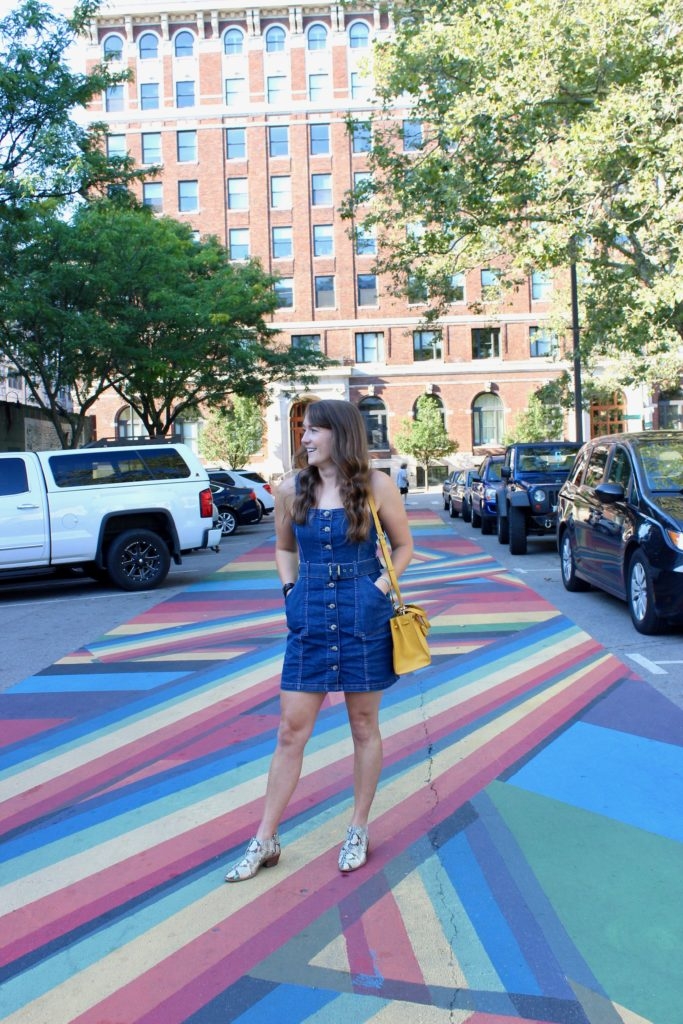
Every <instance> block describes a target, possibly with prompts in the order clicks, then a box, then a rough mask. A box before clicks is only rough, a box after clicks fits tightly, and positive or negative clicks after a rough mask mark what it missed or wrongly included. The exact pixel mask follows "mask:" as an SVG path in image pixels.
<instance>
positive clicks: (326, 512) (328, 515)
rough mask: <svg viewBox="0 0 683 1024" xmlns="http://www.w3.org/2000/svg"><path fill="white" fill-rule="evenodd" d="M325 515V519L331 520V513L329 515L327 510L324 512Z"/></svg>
mask: <svg viewBox="0 0 683 1024" xmlns="http://www.w3.org/2000/svg"><path fill="white" fill-rule="evenodd" d="M323 515H324V516H325V519H329V518H330V513H329V511H327V510H325V511H324V512H323Z"/></svg>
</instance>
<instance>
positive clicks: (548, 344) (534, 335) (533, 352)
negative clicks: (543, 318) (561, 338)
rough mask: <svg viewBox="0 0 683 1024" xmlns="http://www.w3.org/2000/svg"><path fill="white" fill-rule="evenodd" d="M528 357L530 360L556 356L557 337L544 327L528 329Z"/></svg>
mask: <svg viewBox="0 0 683 1024" xmlns="http://www.w3.org/2000/svg"><path fill="white" fill-rule="evenodd" d="M529 355H530V356H531V357H532V358H535V357H536V356H548V357H550V356H555V355H557V335H556V334H553V332H552V331H549V330H548V329H547V328H546V327H530V328H529Z"/></svg>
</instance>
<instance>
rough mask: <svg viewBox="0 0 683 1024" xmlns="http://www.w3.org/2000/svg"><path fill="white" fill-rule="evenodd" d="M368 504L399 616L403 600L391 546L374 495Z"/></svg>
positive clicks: (402, 607)
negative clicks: (390, 550)
mask: <svg viewBox="0 0 683 1024" xmlns="http://www.w3.org/2000/svg"><path fill="white" fill-rule="evenodd" d="M368 504H369V505H370V511H371V512H372V518H373V519H374V520H375V527H376V529H377V537H378V538H379V546H380V548H381V549H382V558H383V559H384V564H385V566H386V570H387V572H388V573H389V583H390V584H391V589H392V590H393V592H394V606H395V608H396V611H397V612H399V614H400V613H401V612H402V611H403V610H404V604H403V598H402V597H401V588H400V587H399V585H398V577H397V576H396V570H395V569H394V563H393V562H392V561H391V555H390V554H389V545H388V544H387V542H386V538H385V536H384V529H383V527H382V524H381V523H380V521H379V516H378V515H377V506H376V505H375V499H374V498H373V496H372V495H370V496H369V498H368Z"/></svg>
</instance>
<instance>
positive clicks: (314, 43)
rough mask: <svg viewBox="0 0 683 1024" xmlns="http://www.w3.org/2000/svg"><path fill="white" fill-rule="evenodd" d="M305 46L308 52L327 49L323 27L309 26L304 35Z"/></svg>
mask: <svg viewBox="0 0 683 1024" xmlns="http://www.w3.org/2000/svg"><path fill="white" fill-rule="evenodd" d="M306 46H307V48H308V49H309V50H326V49H327V29H326V27H325V26H324V25H311V27H310V28H309V30H308V33H307V35H306Z"/></svg>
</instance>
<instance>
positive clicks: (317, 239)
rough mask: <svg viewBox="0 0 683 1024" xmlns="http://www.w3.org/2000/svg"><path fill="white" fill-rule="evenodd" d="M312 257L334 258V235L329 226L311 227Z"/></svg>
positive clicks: (318, 225)
mask: <svg viewBox="0 0 683 1024" xmlns="http://www.w3.org/2000/svg"><path fill="white" fill-rule="evenodd" d="M313 255H314V256H334V234H333V230H332V225H331V224H314V225H313Z"/></svg>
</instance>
